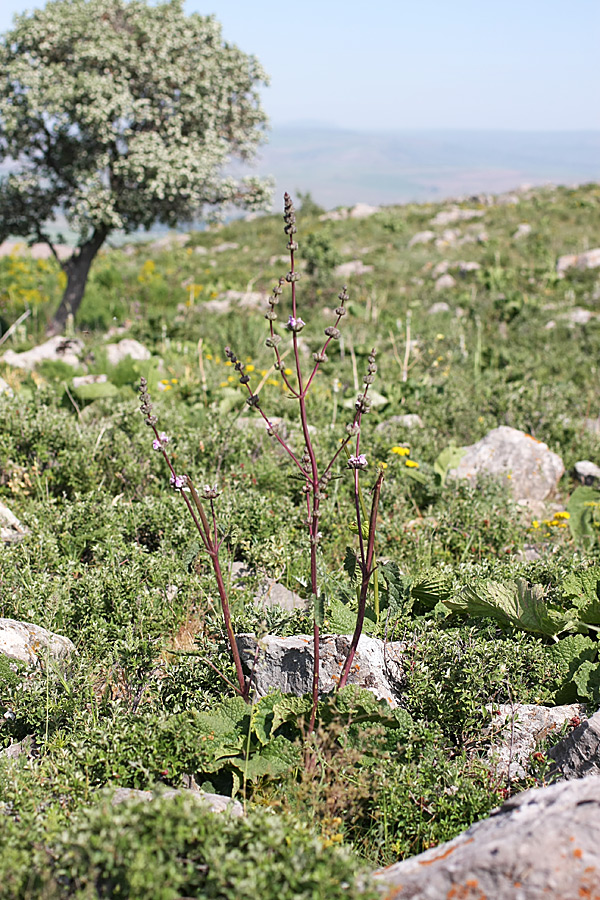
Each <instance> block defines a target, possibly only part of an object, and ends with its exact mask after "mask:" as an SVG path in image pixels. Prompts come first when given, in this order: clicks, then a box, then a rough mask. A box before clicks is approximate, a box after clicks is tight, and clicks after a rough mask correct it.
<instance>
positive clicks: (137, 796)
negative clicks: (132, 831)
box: [110, 788, 244, 818]
mask: <svg viewBox="0 0 600 900" xmlns="http://www.w3.org/2000/svg"><path fill="white" fill-rule="evenodd" d="M183 795H185V796H186V797H192V798H193V799H194V800H195V801H196V802H197V803H198V804H199V805H200V806H205V807H207V808H208V809H209V810H210V811H211V812H215V813H224V812H226V813H228V814H229V815H230V816H235V817H236V818H239V817H241V816H243V815H244V808H243V807H242V804H241V803H240V802H239V800H232V799H231V797H224V796H223V795H222V794H211V793H209V792H207V791H201V790H196V789H190V788H182V789H177V788H169V789H167V790H164V791H139V790H136V789H135V788H117V790H116V791H115V792H114V794H113V795H112V797H111V801H110V802H111V803H112V805H113V806H118V805H119V804H120V803H129V802H132V803H135V802H136V801H140V800H142V801H144V802H146V803H151V802H152V800H155V799H156V798H157V797H180V796H183Z"/></svg>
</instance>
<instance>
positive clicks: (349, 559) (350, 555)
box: [344, 547, 357, 583]
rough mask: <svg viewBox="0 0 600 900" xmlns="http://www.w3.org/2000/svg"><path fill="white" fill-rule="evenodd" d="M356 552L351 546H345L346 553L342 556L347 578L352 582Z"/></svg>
mask: <svg viewBox="0 0 600 900" xmlns="http://www.w3.org/2000/svg"><path fill="white" fill-rule="evenodd" d="M356 564H357V559H356V553H355V552H354V550H353V549H352V547H346V555H345V556H344V571H345V572H346V573H347V575H348V578H349V579H350V581H351V582H352V583H354V579H355V576H356Z"/></svg>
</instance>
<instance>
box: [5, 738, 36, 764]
mask: <svg viewBox="0 0 600 900" xmlns="http://www.w3.org/2000/svg"><path fill="white" fill-rule="evenodd" d="M35 750H36V744H35V737H34V735H32V734H28V735H27V737H24V738H23V740H22V741H19V743H18V744H10V746H8V747H5V748H4V750H0V757H4V759H19V758H20V757H22V756H26V757H27V758H30V757H31V756H33V754H34V753H35Z"/></svg>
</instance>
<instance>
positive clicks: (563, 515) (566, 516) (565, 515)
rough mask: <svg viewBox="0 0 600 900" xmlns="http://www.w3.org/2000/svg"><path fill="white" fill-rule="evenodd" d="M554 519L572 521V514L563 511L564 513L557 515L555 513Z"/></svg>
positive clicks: (557, 513)
mask: <svg viewBox="0 0 600 900" xmlns="http://www.w3.org/2000/svg"><path fill="white" fill-rule="evenodd" d="M554 518H555V519H570V518H571V513H568V512H567V511H566V510H563V512H556V513H554Z"/></svg>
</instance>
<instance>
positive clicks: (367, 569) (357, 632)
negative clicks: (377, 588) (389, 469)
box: [338, 472, 383, 690]
mask: <svg viewBox="0 0 600 900" xmlns="http://www.w3.org/2000/svg"><path fill="white" fill-rule="evenodd" d="M357 474H358V472H357ZM382 482H383V472H380V473H379V475H378V476H377V481H376V482H375V487H374V488H373V502H372V503H371V517H370V519H369V540H368V544H367V556H366V559H365V560H364V564H362V565H361V569H362V582H361V585H360V597H359V600H358V614H357V617H356V626H355V628H354V634H353V635H352V641H351V642H350V649H349V651H348V656H347V657H346V661H345V663H344V666H343V668H342V674H341V676H340V680H339V683H338V690H340V689H341V688H343V687H344V686H345V684H346V682H347V681H348V675H349V674H350V668H351V666H352V663H353V661H354V656H355V654H356V648H357V647H358V642H359V640H360V636H361V633H362V628H363V624H364V620H365V610H366V606H367V592H368V590H369V582H370V580H371V575H372V574H373V573H372V566H373V554H374V550H375V529H376V527H377V510H378V508H379V497H380V495H381V485H382ZM357 515H358V513H357ZM358 533H359V536H361V537H362V535H361V526H360V519H359V525H358ZM361 546H362V544H361Z"/></svg>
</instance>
